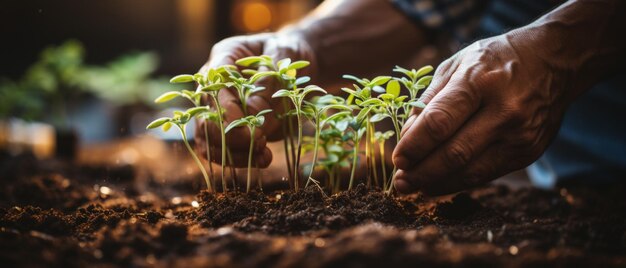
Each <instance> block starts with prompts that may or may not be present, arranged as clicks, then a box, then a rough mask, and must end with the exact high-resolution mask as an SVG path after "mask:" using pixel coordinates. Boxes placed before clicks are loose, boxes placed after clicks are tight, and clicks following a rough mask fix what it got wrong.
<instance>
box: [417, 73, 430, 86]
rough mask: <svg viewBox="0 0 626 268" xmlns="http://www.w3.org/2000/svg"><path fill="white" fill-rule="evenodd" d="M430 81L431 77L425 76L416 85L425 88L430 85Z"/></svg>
mask: <svg viewBox="0 0 626 268" xmlns="http://www.w3.org/2000/svg"><path fill="white" fill-rule="evenodd" d="M432 80H433V76H432V75H427V76H424V77H422V78H420V80H417V84H418V85H420V86H424V87H426V86H428V85H430V81H432Z"/></svg>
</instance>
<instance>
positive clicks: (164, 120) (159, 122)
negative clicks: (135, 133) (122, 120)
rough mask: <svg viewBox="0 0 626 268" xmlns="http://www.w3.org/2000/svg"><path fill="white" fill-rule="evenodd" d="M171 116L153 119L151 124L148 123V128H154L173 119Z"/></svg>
mask: <svg viewBox="0 0 626 268" xmlns="http://www.w3.org/2000/svg"><path fill="white" fill-rule="evenodd" d="M171 120H172V119H171V118H168V117H161V118H159V119H156V120H154V121H152V122H151V123H150V124H148V126H147V127H146V129H153V128H158V127H160V126H161V125H163V124H165V123H167V122H169V121H171Z"/></svg>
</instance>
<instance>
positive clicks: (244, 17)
mask: <svg viewBox="0 0 626 268" xmlns="http://www.w3.org/2000/svg"><path fill="white" fill-rule="evenodd" d="M235 10H238V11H239V12H237V13H238V14H237V16H233V18H239V19H240V20H241V21H240V22H241V26H242V28H243V30H245V31H247V32H258V31H263V30H266V29H268V28H269V27H270V25H271V24H272V11H271V10H270V7H269V6H268V5H267V4H266V3H262V2H249V3H243V4H241V6H240V7H239V8H238V9H235Z"/></svg>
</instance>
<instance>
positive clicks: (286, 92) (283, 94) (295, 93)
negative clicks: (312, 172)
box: [272, 85, 326, 191]
mask: <svg viewBox="0 0 626 268" xmlns="http://www.w3.org/2000/svg"><path fill="white" fill-rule="evenodd" d="M313 92H321V93H324V94H326V91H325V90H324V89H322V88H321V87H318V86H315V85H309V86H306V87H304V88H299V87H294V88H293V89H291V90H290V89H281V90H279V91H276V93H274V94H273V95H272V98H288V99H290V100H291V102H292V104H293V106H294V107H295V108H294V111H293V113H294V114H295V115H296V124H297V126H298V139H297V148H298V149H297V150H296V158H295V162H294V189H295V190H296V191H298V168H299V166H300V155H301V151H302V119H301V117H302V115H303V112H302V103H303V101H304V99H305V97H306V96H307V95H308V94H310V93H313Z"/></svg>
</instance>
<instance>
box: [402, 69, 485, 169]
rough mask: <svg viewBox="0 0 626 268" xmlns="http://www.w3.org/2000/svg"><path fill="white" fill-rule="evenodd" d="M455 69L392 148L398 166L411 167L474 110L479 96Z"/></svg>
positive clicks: (447, 136) (459, 126) (444, 139)
mask: <svg viewBox="0 0 626 268" xmlns="http://www.w3.org/2000/svg"><path fill="white" fill-rule="evenodd" d="M463 81H464V78H463V77H462V74H460V73H456V74H455V75H454V76H453V77H452V78H451V80H450V82H449V83H448V84H447V85H446V88H445V89H443V90H442V91H441V92H440V93H439V94H437V95H436V96H435V97H434V98H433V100H432V101H431V102H430V103H429V104H428V106H426V108H425V109H424V111H423V112H422V113H420V115H418V116H417V118H416V119H415V121H414V122H413V124H412V125H411V126H410V127H409V129H407V131H406V132H405V135H403V136H402V138H401V139H400V141H399V142H398V146H397V147H396V149H395V150H394V152H393V157H392V158H393V161H394V164H395V165H396V166H397V167H398V168H399V169H404V170H407V169H410V168H411V167H412V166H413V165H415V164H416V163H418V162H420V161H421V160H422V159H424V157H426V156H427V155H428V154H430V153H431V152H432V151H433V150H434V149H435V148H436V147H437V146H439V145H440V144H441V143H442V142H444V141H446V140H447V139H448V138H450V137H451V136H452V135H453V134H454V133H456V132H457V131H458V129H459V128H461V126H462V125H463V124H464V123H465V121H466V120H467V119H468V118H469V117H471V116H472V114H474V112H476V110H477V109H478V107H479V105H480V97H479V95H478V94H477V93H476V91H475V90H474V88H473V87H471V86H469V85H467V83H465V82H463Z"/></svg>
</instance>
